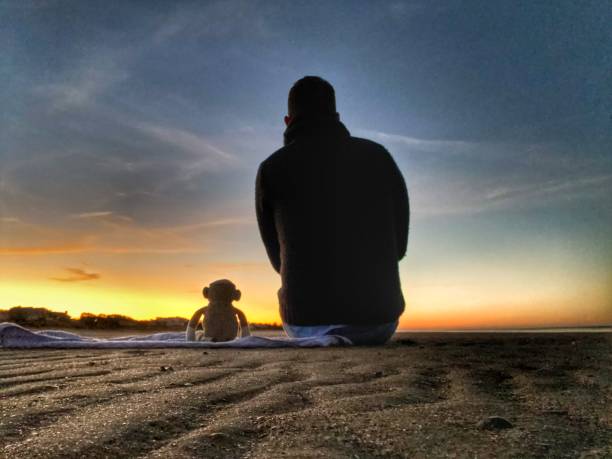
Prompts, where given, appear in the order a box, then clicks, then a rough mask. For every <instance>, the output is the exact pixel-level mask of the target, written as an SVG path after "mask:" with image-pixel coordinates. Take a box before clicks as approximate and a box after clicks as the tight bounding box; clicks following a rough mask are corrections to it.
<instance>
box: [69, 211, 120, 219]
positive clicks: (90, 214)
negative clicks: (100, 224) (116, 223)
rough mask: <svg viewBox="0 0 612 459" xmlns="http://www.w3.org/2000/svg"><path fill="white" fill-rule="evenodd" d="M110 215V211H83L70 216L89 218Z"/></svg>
mask: <svg viewBox="0 0 612 459" xmlns="http://www.w3.org/2000/svg"><path fill="white" fill-rule="evenodd" d="M111 215H113V213H112V212H111V211H102V212H83V213H80V214H76V215H73V216H72V218H79V219H89V218H99V217H109V216H111Z"/></svg>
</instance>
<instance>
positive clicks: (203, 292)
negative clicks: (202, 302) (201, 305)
mask: <svg viewBox="0 0 612 459" xmlns="http://www.w3.org/2000/svg"><path fill="white" fill-rule="evenodd" d="M202 295H204V298H208V287H204V290H202Z"/></svg>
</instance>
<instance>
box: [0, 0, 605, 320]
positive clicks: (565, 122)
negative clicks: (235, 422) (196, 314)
mask: <svg viewBox="0 0 612 459" xmlns="http://www.w3.org/2000/svg"><path fill="white" fill-rule="evenodd" d="M610 23H612V4H610V3H609V2H606V1H584V2H574V1H565V0H558V1H555V2H534V1H514V2H506V1H491V0H483V1H436V2H431V1H388V2H386V1H380V2H378V1H377V2H374V1H371V2H366V1H356V0H350V1H333V2H330V1H308V2H304V1H297V0H294V1H291V2H287V1H257V0H249V1H246V0H245V1H241V0H228V1H211V2H205V1H198V2H182V1H175V2H155V1H147V2H144V1H143V2H137V1H121V2H119V1H117V2H108V1H99V2H97V1H88V2H80V1H26V0H16V1H6V0H4V1H0V79H1V82H2V84H1V85H0V106H1V107H2V110H0V308H5V309H6V308H10V307H12V306H16V305H25V306H44V307H48V308H50V309H53V310H58V311H68V312H69V313H70V314H71V315H73V316H78V315H79V314H80V313H82V312H92V313H106V314H111V313H118V314H126V315H130V316H133V317H136V318H150V317H156V316H165V317H167V316H184V317H185V316H190V315H191V313H192V312H193V311H194V310H195V309H196V308H197V307H199V306H200V305H202V304H203V303H205V300H204V299H203V298H202V297H201V293H200V292H201V289H202V287H203V286H204V285H207V284H208V283H210V282H212V281H214V280H216V279H219V278H229V279H231V280H233V281H234V282H235V283H236V285H237V286H238V288H239V289H241V291H242V294H243V296H242V299H241V301H240V302H239V303H237V304H236V306H239V307H240V308H242V309H243V310H244V311H245V313H246V314H247V315H248V317H249V318H250V320H252V321H259V322H262V321H267V322H273V321H276V322H279V321H280V317H279V315H278V304H277V296H276V292H277V290H278V288H279V287H280V278H279V276H278V274H276V272H275V271H274V270H273V269H272V267H271V266H270V264H269V262H268V259H267V257H266V254H265V250H264V247H263V244H262V243H261V240H260V237H259V233H258V230H257V223H256V219H255V210H254V183H255V174H256V171H257V166H258V165H259V163H260V162H261V161H262V160H264V159H265V158H266V157H268V156H269V155H270V154H271V153H273V152H274V151H275V150H276V149H278V148H280V147H281V146H282V133H283V130H284V123H283V116H284V115H285V114H286V103H287V102H286V101H287V92H288V90H289V88H290V87H291V85H292V84H293V82H294V81H296V80H297V79H299V78H301V77H302V76H304V75H319V76H321V77H323V78H325V79H327V80H328V81H330V82H331V83H332V84H333V85H334V87H335V90H336V97H337V108H338V111H339V113H340V117H341V120H342V121H343V122H344V123H345V125H346V126H347V128H348V129H349V131H350V132H351V134H352V135H354V136H359V137H366V138H369V139H371V140H374V141H376V142H379V143H381V144H382V145H384V146H385V147H386V148H387V149H388V150H389V151H390V152H391V154H392V155H393V157H394V159H395V161H396V162H397V164H398V165H399V167H400V169H401V171H402V173H403V175H404V177H405V179H406V183H407V186H408V192H409V195H410V204H411V223H410V235H409V244H408V254H407V256H406V257H405V258H404V259H403V260H401V262H400V273H401V282H402V289H403V293H404V297H405V299H406V311H405V313H404V314H403V316H402V317H401V320H400V327H401V328H404V329H448V328H500V327H501V328H503V327H511V328H513V327H542V326H576V325H580V326H584V325H597V324H610V323H612V237H611V230H610V228H612V77H611V75H612V28H610V27H609V24H610ZM346 262H347V263H350V262H351V260H346ZM312 288H315V289H316V288H317V286H316V285H313V286H312Z"/></svg>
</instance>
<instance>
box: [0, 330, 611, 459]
mask: <svg viewBox="0 0 612 459" xmlns="http://www.w3.org/2000/svg"><path fill="white" fill-rule="evenodd" d="M611 351H612V334H609V333H584V334H570V333H557V334H555V333H545V334H537V333H520V334H517V333H486V334H485V333H480V334H467V333H427V334H422V333H421V334H419V333H411V334H399V335H398V336H397V337H396V338H395V340H394V341H393V342H392V343H391V344H389V345H387V346H385V347H381V348H374V347H361V348H331V349H277V350H240V351H236V350H228V349H226V350H221V349H217V350H207V351H202V350H146V351H140V350H118V351H111V352H108V351H90V350H87V351H61V350H51V351H50V350H45V351H17V350H1V351H0V456H1V457H7V458H34V457H70V458H71V457H74V458H77V457H80V458H82V457H109V458H110V457H159V458H171V457H211V458H217V457H219V458H225V457H244V458H276V457H298V458H311V457H326V458H327V457H331V458H370V457H393V458H394V457H406V458H414V457H466V458H467V457H469V458H483V457H521V458H523V457H555V458H557V457H576V458H586V457H612V352H611ZM493 416H499V417H501V418H503V419H502V420H499V419H498V420H493V421H491V420H488V418H490V417H493ZM504 420H505V421H507V424H506V423H504V422H503V421H504Z"/></svg>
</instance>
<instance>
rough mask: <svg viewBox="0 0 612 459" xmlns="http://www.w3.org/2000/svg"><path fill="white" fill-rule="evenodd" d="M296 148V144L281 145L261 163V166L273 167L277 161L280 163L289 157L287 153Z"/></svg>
mask: <svg viewBox="0 0 612 459" xmlns="http://www.w3.org/2000/svg"><path fill="white" fill-rule="evenodd" d="M294 149H295V146H294V144H289V145H285V146H283V147H280V148H279V149H278V150H276V151H275V152H274V153H272V154H271V155H270V156H268V157H267V158H266V159H264V160H263V161H262V162H261V163H260V165H259V167H260V168H264V167H272V166H273V165H274V164H275V163H279V162H281V161H283V160H284V159H285V158H286V157H287V154H289V153H290V152H291V151H292V150H294Z"/></svg>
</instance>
